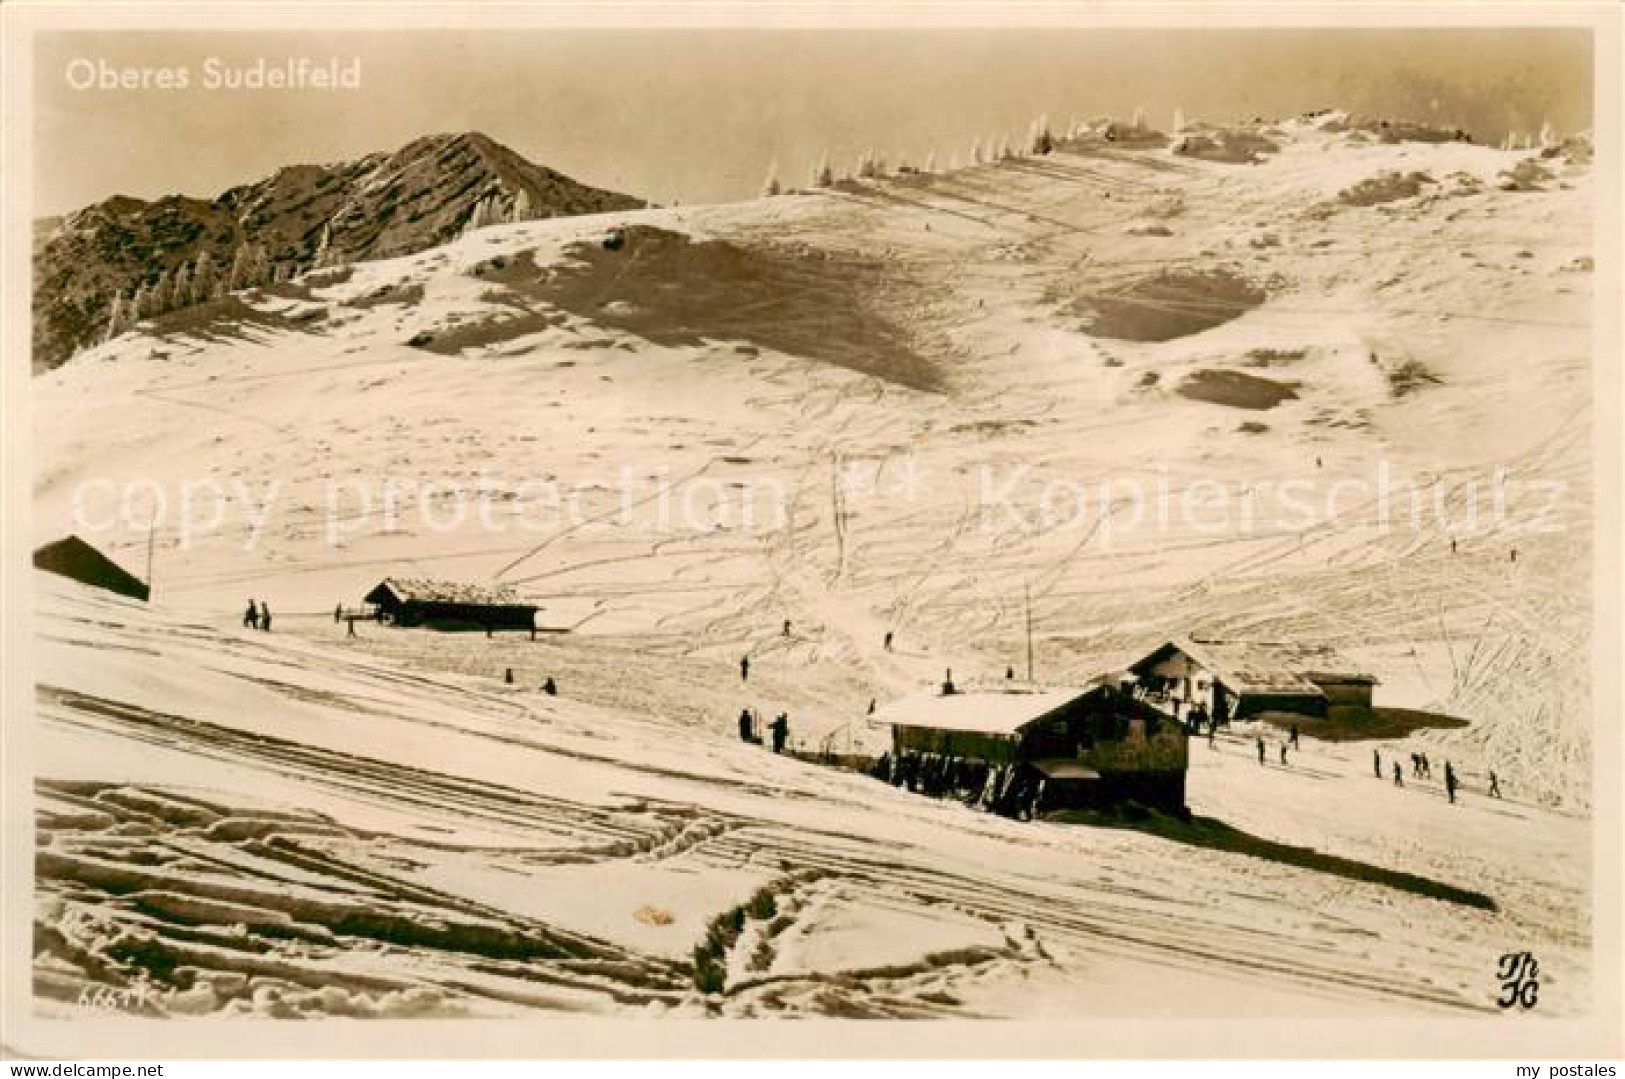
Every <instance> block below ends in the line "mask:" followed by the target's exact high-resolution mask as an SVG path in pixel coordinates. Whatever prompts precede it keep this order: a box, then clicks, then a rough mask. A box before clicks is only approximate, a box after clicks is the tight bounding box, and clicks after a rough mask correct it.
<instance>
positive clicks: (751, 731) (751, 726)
mask: <svg viewBox="0 0 1625 1079" xmlns="http://www.w3.org/2000/svg"><path fill="white" fill-rule="evenodd" d="M755 734H756V720H755V719H754V718H753V717H752V716H751V714H750V709H749V708H741V709H740V710H739V740H740V741H741V742H754V741H756V738H755Z"/></svg>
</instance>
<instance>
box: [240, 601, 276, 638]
mask: <svg viewBox="0 0 1625 1079" xmlns="http://www.w3.org/2000/svg"><path fill="white" fill-rule="evenodd" d="M243 628H244V629H260V630H265V631H267V632H269V631H270V629H271V608H269V607H267V606H266V605H265V601H264V600H260V602H259V606H258V607H256V606H255V605H254V601H253V600H249V601H248V610H246V611H244V612H243Z"/></svg>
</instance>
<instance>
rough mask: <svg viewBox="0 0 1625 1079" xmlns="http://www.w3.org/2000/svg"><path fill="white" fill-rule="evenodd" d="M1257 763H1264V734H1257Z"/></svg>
mask: <svg viewBox="0 0 1625 1079" xmlns="http://www.w3.org/2000/svg"><path fill="white" fill-rule="evenodd" d="M1258 763H1259V764H1263V763H1264V736H1263V735H1259V736H1258Z"/></svg>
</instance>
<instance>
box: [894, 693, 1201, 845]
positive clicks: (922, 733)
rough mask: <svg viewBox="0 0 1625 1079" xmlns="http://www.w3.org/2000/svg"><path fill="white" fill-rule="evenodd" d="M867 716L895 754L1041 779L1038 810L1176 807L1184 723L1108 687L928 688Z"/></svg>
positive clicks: (1179, 807)
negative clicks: (885, 727)
mask: <svg viewBox="0 0 1625 1079" xmlns="http://www.w3.org/2000/svg"><path fill="white" fill-rule="evenodd" d="M874 719H875V720H876V721H878V722H880V723H884V724H889V725H890V726H891V729H892V755H893V757H894V758H895V759H901V758H902V756H903V755H904V754H908V753H916V754H936V755H939V756H942V757H950V758H956V759H969V760H980V761H985V762H986V763H988V764H989V765H992V766H995V767H997V766H1001V765H1013V766H1015V767H1016V769H1017V771H1018V772H1021V773H1025V774H1026V775H1028V776H1030V777H1032V778H1035V779H1042V780H1043V781H1044V783H1043V794H1042V796H1041V799H1040V801H1039V802H1038V805H1037V809H1038V810H1039V811H1045V810H1054V809H1068V808H1103V807H1107V806H1112V805H1121V804H1124V803H1127V802H1130V801H1133V802H1138V803H1140V804H1141V805H1145V806H1151V807H1156V808H1158V809H1162V810H1165V811H1168V812H1173V813H1180V812H1183V810H1184V806H1185V770H1186V765H1187V755H1186V753H1187V750H1186V733H1185V728H1184V727H1183V725H1181V724H1179V723H1176V722H1173V721H1172V720H1171V719H1170V717H1169V716H1167V715H1166V714H1165V713H1163V712H1162V711H1160V710H1159V709H1157V708H1155V707H1152V706H1151V705H1149V704H1147V703H1145V702H1143V701H1139V700H1135V699H1134V698H1133V696H1131V695H1130V694H1128V693H1125V692H1123V691H1121V690H1119V689H1118V688H1117V687H1116V686H1115V685H1112V684H1106V683H1100V684H1096V685H1094V686H1091V687H1088V688H1084V689H1075V688H1074V689H1058V690H1029V689H1005V690H997V691H966V692H956V693H943V692H934V693H930V694H922V695H920V696H916V697H910V698H907V699H905V700H902V701H898V702H895V703H893V704H890V705H887V706H886V707H885V708H884V709H881V710H880V711H879V712H877V713H876V714H875V716H874Z"/></svg>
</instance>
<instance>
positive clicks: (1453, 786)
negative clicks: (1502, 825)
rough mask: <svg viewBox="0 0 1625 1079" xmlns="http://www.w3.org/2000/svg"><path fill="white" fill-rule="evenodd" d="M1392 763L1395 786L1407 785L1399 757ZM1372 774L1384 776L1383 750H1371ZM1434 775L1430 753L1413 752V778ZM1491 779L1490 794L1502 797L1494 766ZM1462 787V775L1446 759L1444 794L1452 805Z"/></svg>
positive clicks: (1498, 778)
mask: <svg viewBox="0 0 1625 1079" xmlns="http://www.w3.org/2000/svg"><path fill="white" fill-rule="evenodd" d="M1390 764H1391V766H1392V771H1391V773H1390V774H1391V775H1392V776H1393V781H1394V786H1396V787H1403V786H1404V785H1405V769H1404V768H1402V767H1400V763H1399V761H1398V760H1397V759H1396V760H1394V761H1392V762H1390ZM1371 774H1372V775H1374V776H1376V777H1377V778H1378V779H1381V778H1382V777H1383V770H1382V751H1381V750H1378V749H1373V750H1372V751H1371ZM1432 776H1433V765H1432V764H1431V763H1430V762H1429V761H1428V755H1427V754H1426V753H1412V754H1411V778H1412V779H1430V778H1432ZM1489 780H1490V782H1489V791H1488V793H1489V796H1490V797H1491V798H1499V797H1501V777H1500V776H1498V775H1496V774H1495V769H1493V768H1491V769H1490V772H1489ZM1460 789H1461V777H1460V776H1458V775H1457V774H1456V769H1455V768H1454V767H1453V766H1452V765H1451V763H1450V762H1449V761H1445V762H1444V794H1445V797H1446V798H1448V799H1449V800H1450V802H1451V804H1452V805H1453V804H1455V801H1456V792H1457V791H1458V790H1460Z"/></svg>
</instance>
